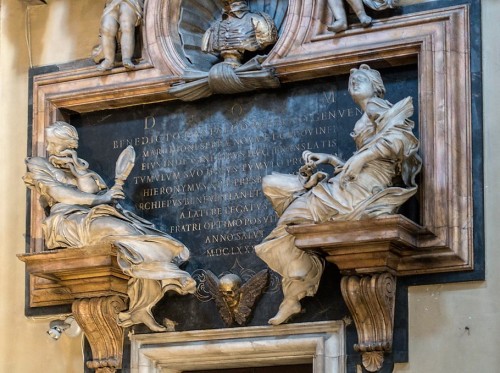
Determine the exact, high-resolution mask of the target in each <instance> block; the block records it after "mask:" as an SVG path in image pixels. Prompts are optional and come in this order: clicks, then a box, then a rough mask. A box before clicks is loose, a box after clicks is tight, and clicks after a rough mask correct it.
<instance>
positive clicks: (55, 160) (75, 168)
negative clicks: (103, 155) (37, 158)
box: [49, 149, 107, 190]
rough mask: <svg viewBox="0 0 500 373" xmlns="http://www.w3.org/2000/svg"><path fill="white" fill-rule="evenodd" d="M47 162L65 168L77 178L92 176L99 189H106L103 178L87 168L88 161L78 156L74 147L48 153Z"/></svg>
mask: <svg viewBox="0 0 500 373" xmlns="http://www.w3.org/2000/svg"><path fill="white" fill-rule="evenodd" d="M49 162H50V163H51V164H52V165H53V166H54V167H57V168H61V169H66V170H69V171H70V172H71V174H72V175H73V176H74V177H75V178H76V179H77V180H81V179H83V178H88V177H90V178H92V179H93V180H94V181H95V183H96V184H97V186H98V188H99V189H100V190H102V189H107V186H106V183H105V182H104V180H103V179H102V178H101V177H100V176H99V175H98V174H97V173H95V172H94V171H91V170H89V169H88V168H89V163H88V162H87V161H86V160H84V159H81V158H78V155H77V153H76V150H75V149H65V150H63V151H61V152H60V153H59V154H58V155H55V154H53V155H50V156H49Z"/></svg>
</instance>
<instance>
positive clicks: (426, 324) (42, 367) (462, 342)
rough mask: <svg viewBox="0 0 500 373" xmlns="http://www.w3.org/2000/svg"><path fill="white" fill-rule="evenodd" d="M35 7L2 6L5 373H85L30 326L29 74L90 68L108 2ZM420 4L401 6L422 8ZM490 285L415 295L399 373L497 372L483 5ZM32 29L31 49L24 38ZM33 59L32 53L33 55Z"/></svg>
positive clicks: (70, 350) (495, 71)
mask: <svg viewBox="0 0 500 373" xmlns="http://www.w3.org/2000/svg"><path fill="white" fill-rule="evenodd" d="M48 2H49V5H48V6H39V7H30V8H29V9H28V10H27V8H26V6H25V5H24V4H23V2H22V1H20V0H0V98H1V100H0V164H1V167H0V242H2V248H1V250H0V263H2V270H0V294H1V296H0V331H1V335H0V372H9V373H31V372H40V371H50V372H53V373H58V372H61V373H62V372H64V373H72V372H75V373H76V372H81V371H82V370H83V369H82V356H81V348H80V340H79V339H78V338H77V339H70V338H68V337H67V336H63V337H62V338H61V339H60V340H59V341H57V342H56V341H53V340H51V339H50V338H48V337H47V335H46V334H45V331H46V329H47V326H48V322H49V320H32V319H26V318H25V317H24V310H23V308H24V265H23V264H22V263H21V262H20V261H18V260H17V259H16V256H15V255H16V254H17V253H21V252H23V250H24V231H25V207H26V206H25V187H24V185H23V183H22V180H21V177H22V175H23V174H24V170H25V167H24V163H23V159H24V157H25V156H26V145H25V144H26V143H27V130H26V123H27V120H28V118H27V110H26V108H27V106H28V69H29V66H30V61H31V64H32V65H33V66H41V65H51V64H58V63H64V62H68V61H73V60H77V59H82V58H86V57H88V55H89V51H90V50H91V49H92V46H93V45H95V44H96V42H97V34H98V28H99V26H98V23H99V15H100V13H101V10H102V8H103V3H104V0H49V1H48ZM416 2H421V1H419V0H402V3H408V4H410V3H416ZM482 7H483V16H482V17H483V19H482V24H483V68H484V76H485V79H484V126H485V136H484V138H485V144H484V146H485V199H486V200H485V206H486V211H485V214H486V215H485V220H486V227H485V228H486V258H487V259H486V261H487V266H486V270H487V280H486V281H485V282H478V283H465V284H450V285H434V286H422V287H413V288H410V298H409V305H410V310H409V314H410V330H409V335H410V346H409V347H410V351H409V353H410V362H409V363H407V364H399V365H398V366H397V367H396V369H395V372H398V373H403V372H405V373H406V372H411V373H421V372H427V373H441V372H460V373H469V372H470V373H473V372H494V371H497V370H498V366H499V365H500V354H498V352H497V346H499V345H500V317H499V315H500V281H499V280H500V271H498V270H496V268H497V267H498V266H500V255H498V253H497V247H496V243H497V242H500V229H497V228H496V225H497V222H498V221H499V216H498V212H499V211H500V198H498V195H499V194H498V189H499V188H500V173H499V172H497V168H496V167H497V166H496V163H497V162H498V159H500V128H499V127H498V126H497V125H496V118H499V117H500V105H498V104H497V102H496V98H497V94H498V92H499V88H498V87H499V86H500V62H499V61H500V43H499V42H498V39H497V37H496V35H498V19H500V3H499V2H498V1H496V0H483V1H482ZM27 26H29V27H28V28H29V31H30V32H29V35H30V37H28V41H29V40H30V46H28V43H27V41H26V32H25V31H26V29H27ZM28 51H30V53H29V52H28Z"/></svg>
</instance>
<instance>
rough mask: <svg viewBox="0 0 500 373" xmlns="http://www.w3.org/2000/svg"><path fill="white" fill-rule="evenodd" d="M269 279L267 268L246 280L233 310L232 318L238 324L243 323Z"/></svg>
mask: <svg viewBox="0 0 500 373" xmlns="http://www.w3.org/2000/svg"><path fill="white" fill-rule="evenodd" d="M268 280H269V270H267V269H263V270H262V271H260V272H258V273H257V274H256V275H254V276H253V277H252V278H251V279H250V280H248V281H247V282H246V283H245V284H244V285H243V286H242V287H241V288H240V293H241V298H240V303H239V304H238V307H237V308H236V310H235V311H234V318H235V320H236V322H237V323H238V324H239V325H243V324H245V322H246V320H247V318H248V316H250V314H251V313H252V308H253V306H254V304H255V302H256V301H257V298H259V296H260V295H261V294H262V293H263V292H264V288H265V287H266V286H267V283H268Z"/></svg>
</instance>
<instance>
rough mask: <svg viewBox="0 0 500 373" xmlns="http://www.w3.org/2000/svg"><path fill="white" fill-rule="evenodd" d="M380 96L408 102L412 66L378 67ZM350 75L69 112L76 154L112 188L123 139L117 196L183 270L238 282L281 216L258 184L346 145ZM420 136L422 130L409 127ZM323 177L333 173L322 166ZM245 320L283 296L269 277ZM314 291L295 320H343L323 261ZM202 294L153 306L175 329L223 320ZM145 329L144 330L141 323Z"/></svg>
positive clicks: (261, 320) (268, 311)
mask: <svg viewBox="0 0 500 373" xmlns="http://www.w3.org/2000/svg"><path fill="white" fill-rule="evenodd" d="M381 73H382V76H383V78H384V81H385V84H386V88H387V92H388V95H387V97H386V98H387V99H388V100H389V101H391V102H393V103H394V102H397V101H399V100H401V99H402V98H404V97H406V96H412V97H414V99H415V100H414V104H415V106H416V110H415V113H416V114H415V115H414V117H413V119H414V120H415V122H416V123H418V118H417V113H418V108H417V105H418V102H417V99H416V98H417V97H418V94H417V93H418V81H417V74H418V73H417V70H416V68H415V67H407V68H399V69H391V70H390V71H383V70H382V71H381ZM347 79H348V77H347V76H342V77H331V78H327V79H321V80H315V81H309V82H300V83H295V84H291V85H285V86H283V87H282V88H280V89H278V90H273V91H267V92H261V93H254V94H247V95H238V96H216V97H211V98H209V99H206V100H202V101H198V102H194V103H182V102H178V101H175V102H167V103H158V104H153V105H147V106H136V107H130V108H125V109H119V110H107V111H100V112H93V113H88V114H83V115H74V116H72V117H71V123H72V124H73V125H75V126H76V127H77V128H78V131H79V134H80V144H81V145H80V149H79V155H80V156H81V157H82V158H84V159H86V160H88V161H89V162H90V165H91V168H92V169H94V170H95V171H97V172H98V173H99V174H101V175H103V176H104V177H107V178H108V179H107V182H108V185H112V180H113V177H114V167H115V161H116V159H117V157H118V155H119V153H120V152H121V151H122V150H123V149H124V148H125V147H126V146H127V145H132V146H134V148H135V150H136V153H137V160H136V165H135V168H134V170H133V171H132V173H131V175H130V177H129V179H128V182H127V183H126V188H125V192H126V195H127V197H128V198H127V199H126V200H125V201H124V202H123V203H122V204H123V205H124V206H125V207H126V208H127V209H129V210H131V211H133V212H135V213H137V214H138V215H140V216H142V217H144V218H146V219H148V220H150V221H152V222H154V223H155V224H156V225H157V226H158V227H159V228H160V229H162V230H163V231H165V232H167V233H169V234H171V235H172V236H174V237H175V238H177V239H179V240H180V241H182V242H183V243H184V244H185V245H186V246H187V247H188V248H189V249H190V250H191V259H190V260H189V262H188V263H186V266H185V269H186V270H187V271H188V272H190V273H191V274H192V275H193V277H195V278H196V279H197V280H198V281H201V282H202V281H203V271H202V270H203V269H208V270H210V271H212V272H213V273H215V274H216V275H219V274H222V273H224V272H233V273H236V274H238V275H240V277H242V278H243V279H244V280H246V279H248V278H249V277H250V276H251V275H252V274H254V273H256V272H257V271H259V270H261V269H263V268H266V265H265V263H263V262H262V261H261V260H260V259H259V258H258V257H257V256H256V255H255V253H254V246H255V245H256V244H258V243H260V242H261V241H262V240H263V239H264V238H265V237H266V235H267V234H268V233H269V232H270V231H271V230H272V228H273V227H274V226H275V225H276V221H277V216H276V214H275V213H274V211H273V209H272V207H271V205H270V203H269V202H268V201H267V200H266V198H265V197H264V195H263V194H262V190H261V181H262V177H263V176H265V175H267V174H270V173H272V172H281V173H296V172H297V171H298V169H299V167H300V166H301V165H302V160H301V155H302V152H303V151H304V150H311V151H313V152H327V153H333V154H337V155H338V156H339V157H340V158H343V159H344V160H346V159H348V158H349V156H350V155H351V154H352V153H353V152H354V150H355V147H354V142H353V141H352V139H351V137H350V132H351V131H352V128H353V126H354V124H355V122H356V121H357V120H358V119H359V118H360V116H361V114H362V113H361V111H360V110H359V108H357V107H356V106H355V104H354V103H353V101H352V100H351V97H350V95H349V93H348V92H347ZM417 135H418V134H417ZM325 171H326V172H329V171H330V172H331V170H328V169H325ZM271 277H272V280H271V284H270V286H269V288H268V290H267V292H266V293H265V294H264V296H263V297H262V299H261V301H260V302H259V303H258V304H257V307H256V310H255V313H254V317H253V319H252V320H251V322H250V323H249V325H263V324H266V323H267V320H268V319H269V318H270V317H272V316H273V315H274V314H275V313H276V311H277V308H278V305H279V303H280V302H281V298H282V295H281V290H280V284H279V278H278V277H277V276H271ZM323 278H324V280H323V282H322V285H321V287H320V290H319V291H318V295H317V296H316V297H315V298H306V299H305V300H304V301H303V304H304V309H305V313H304V314H302V315H299V316H297V317H296V318H295V319H294V321H319V320H328V319H340V318H342V317H344V316H345V315H346V313H347V311H346V308H345V306H344V304H343V301H342V297H341V294H340V286H339V278H340V276H339V275H338V274H337V272H336V269H335V268H331V267H328V268H327V270H326V272H325V275H324V277H323ZM209 299H210V296H209V295H208V293H204V292H203V289H200V292H199V293H197V294H196V295H193V296H185V297H178V296H172V297H166V298H165V299H163V300H162V301H161V302H160V303H158V305H157V306H156V309H155V310H154V312H155V316H156V317H157V319H158V320H159V321H161V319H163V318H164V317H168V318H171V319H173V320H176V321H177V322H178V323H179V324H178V325H177V327H176V329H177V330H186V329H206V328H216V327H223V326H224V325H223V323H222V320H221V319H220V316H219V315H218V313H217V310H216V307H215V304H214V302H213V301H209ZM144 331H146V330H144Z"/></svg>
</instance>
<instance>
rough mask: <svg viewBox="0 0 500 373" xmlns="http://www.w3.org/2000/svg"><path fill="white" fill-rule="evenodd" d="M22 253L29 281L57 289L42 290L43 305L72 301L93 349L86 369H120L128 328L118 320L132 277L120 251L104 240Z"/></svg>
mask: <svg viewBox="0 0 500 373" xmlns="http://www.w3.org/2000/svg"><path fill="white" fill-rule="evenodd" d="M18 257H19V259H20V260H22V261H23V262H25V263H26V272H27V273H28V274H29V276H30V281H42V280H43V283H44V284H45V286H47V288H50V289H54V288H56V289H58V291H50V292H45V293H44V294H45V297H44V302H45V304H49V305H57V304H71V305H72V306H71V308H72V312H73V316H74V318H75V320H76V321H77V322H78V324H79V325H80V327H81V328H82V330H83V332H84V333H85V336H86V337H87V340H88V341H89V344H90V348H91V350H92V360H91V361H88V362H86V364H87V367H88V368H90V369H94V370H95V372H96V373H113V372H115V371H116V370H117V369H120V368H121V366H122V356H123V341H124V331H123V328H122V327H120V326H118V324H117V316H118V313H119V312H120V311H123V310H125V309H126V308H127V307H126V299H127V282H128V279H129V276H127V275H125V274H123V272H122V270H121V269H120V267H119V266H118V263H117V261H116V249H115V248H114V247H113V246H112V245H110V244H104V245H99V246H92V247H84V248H67V249H62V250H52V251H44V252H41V253H34V254H23V255H18ZM40 286H41V285H40ZM39 290H40V291H41V290H42V289H41V288H40V289H39Z"/></svg>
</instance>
